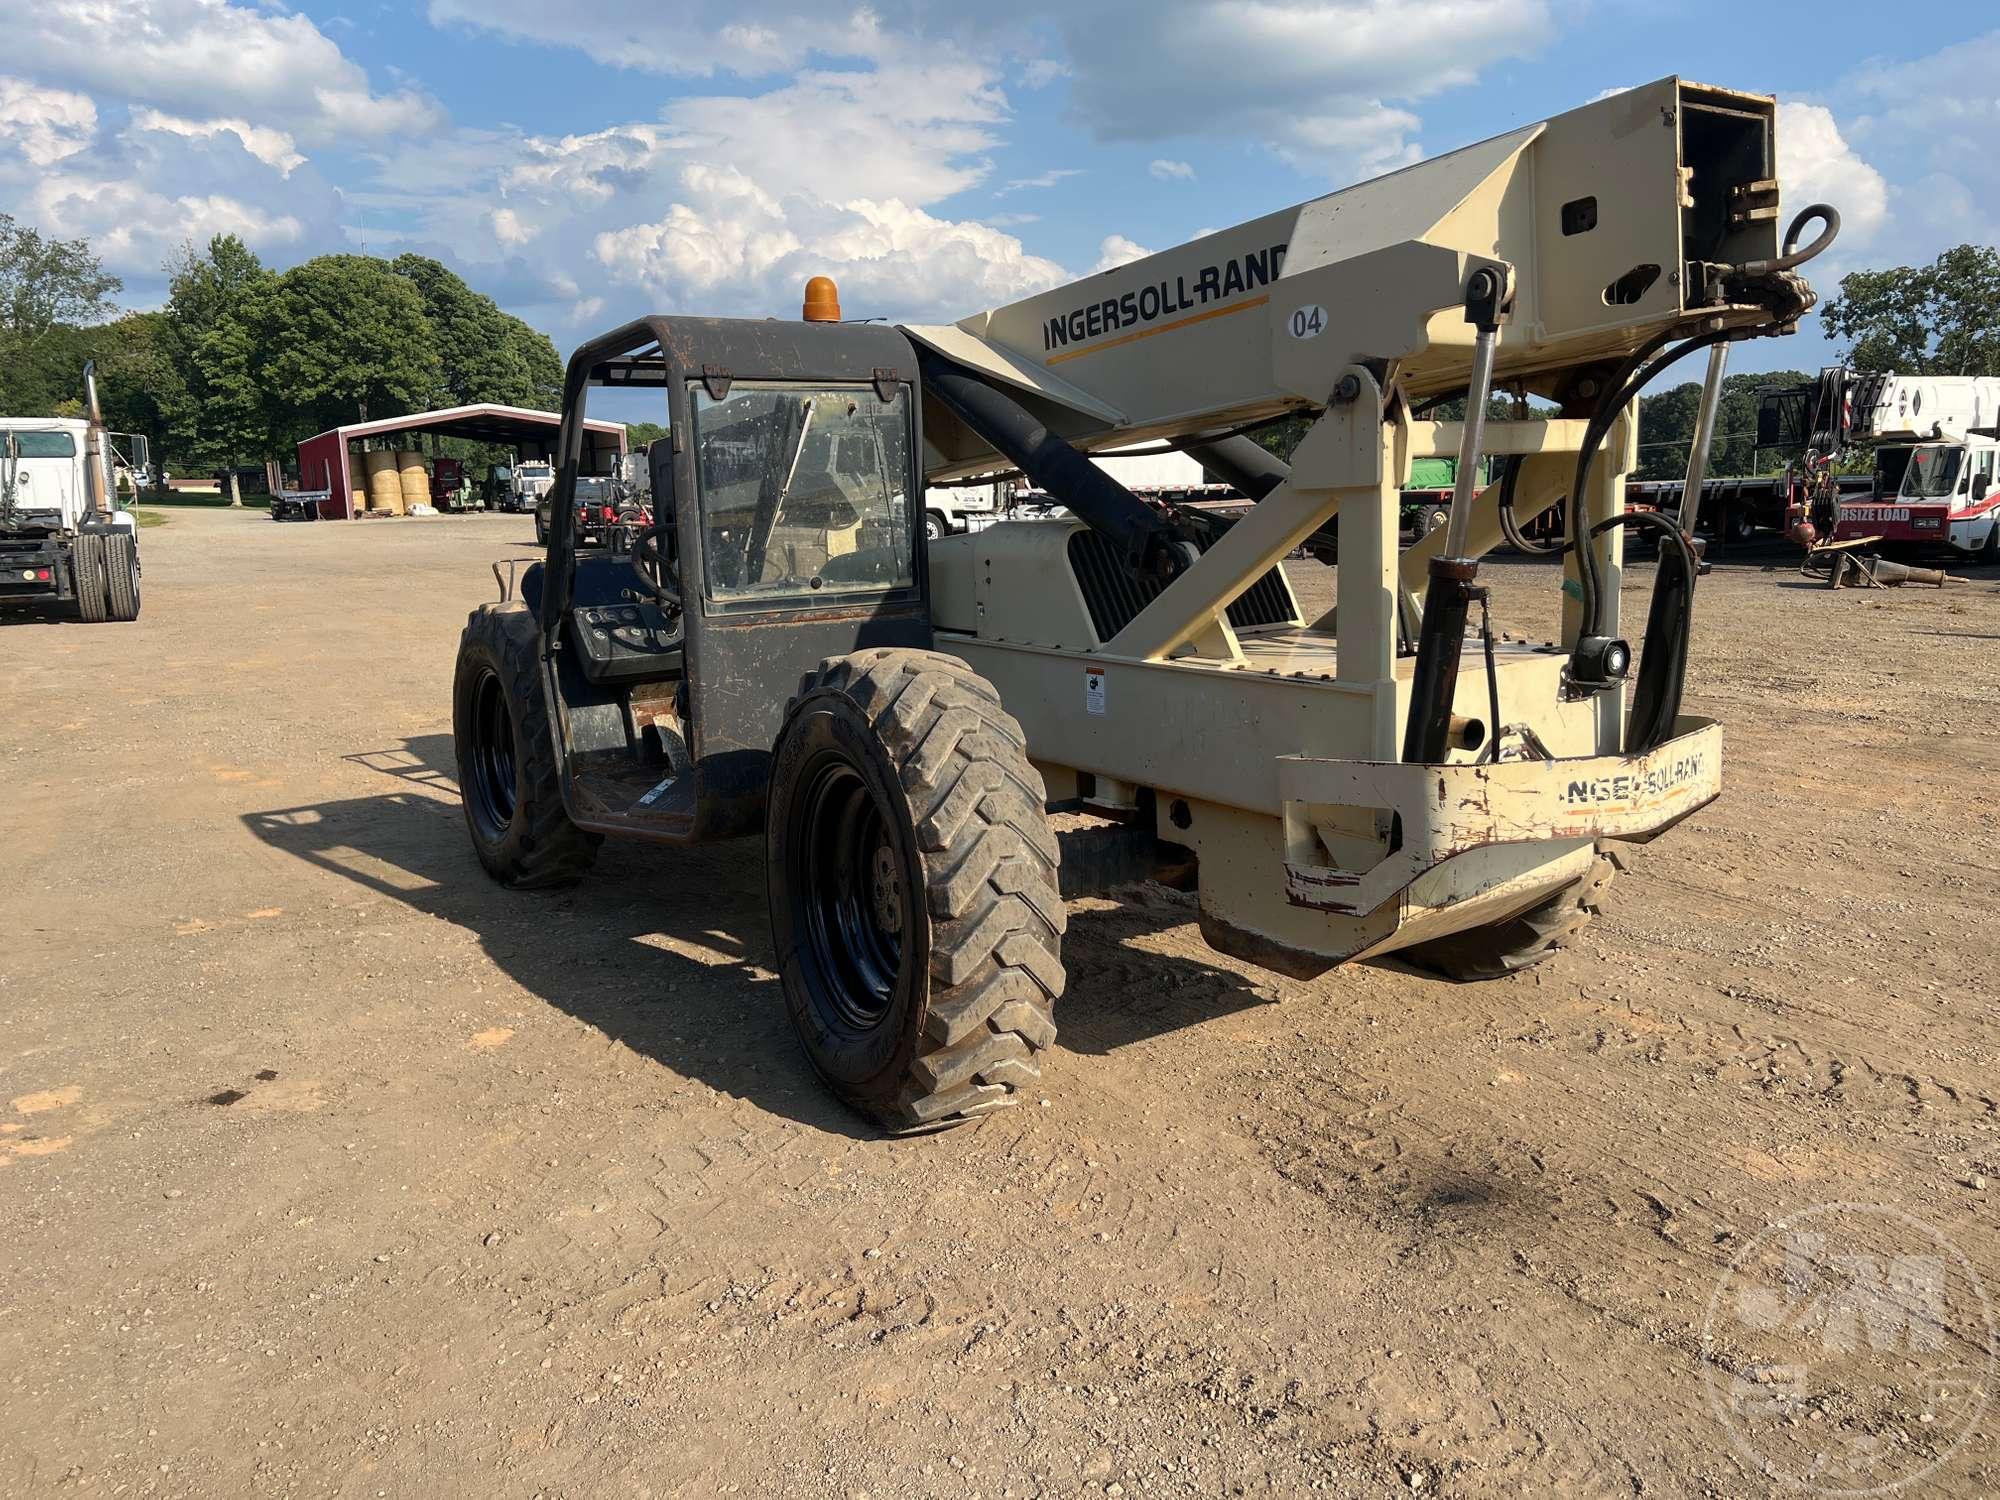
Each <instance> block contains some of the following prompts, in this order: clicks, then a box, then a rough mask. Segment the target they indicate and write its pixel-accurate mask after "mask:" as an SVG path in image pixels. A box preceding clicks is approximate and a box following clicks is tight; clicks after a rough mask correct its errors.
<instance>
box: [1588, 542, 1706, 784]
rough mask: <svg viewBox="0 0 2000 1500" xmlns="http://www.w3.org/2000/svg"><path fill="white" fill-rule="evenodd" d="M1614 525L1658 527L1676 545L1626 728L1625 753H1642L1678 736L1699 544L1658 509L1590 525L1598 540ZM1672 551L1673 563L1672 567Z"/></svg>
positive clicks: (1664, 553) (1663, 554)
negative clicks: (1599, 536)
mask: <svg viewBox="0 0 2000 1500" xmlns="http://www.w3.org/2000/svg"><path fill="white" fill-rule="evenodd" d="M1614 526H1637V527H1641V528H1644V529H1646V530H1649V531H1657V532H1658V533H1659V534H1660V536H1661V537H1662V538H1664V539H1666V540H1669V541H1671V542H1672V543H1673V552H1672V553H1671V554H1669V552H1668V550H1667V549H1666V548H1665V547H1664V546H1663V547H1662V548H1661V549H1660V571H1659V574H1658V576H1657V577H1656V578H1655V580H1654V582H1653V601H1652V605H1651V607H1650V608H1649V609H1648V611H1647V615H1646V636H1645V649H1644V650H1643V651H1642V652H1641V653H1640V658H1639V672H1638V680H1637V682H1636V683H1635V684H1634V685H1633V688H1632V713H1631V717H1630V718H1629V720H1628V721H1627V723H1626V727H1625V752H1626V754H1628V755H1640V754H1644V753H1645V752H1646V751H1648V750H1651V749H1654V748H1655V747H1657V746H1659V745H1663V744H1665V743H1666V742H1667V741H1668V740H1670V739H1672V738H1673V734H1674V725H1675V724H1676V723H1677V722H1678V721H1679V719H1680V716H1681V693H1682V690H1683V688H1684V687H1685V685H1686V682H1687V658H1688V638H1689V636H1690V635H1691V634H1692V633H1693V628H1694V583H1695V579H1696V577H1697V576H1698V563H1697V561H1696V559H1695V555H1694V548H1693V547H1691V546H1690V545H1689V544H1688V539H1687V538H1686V537H1685V536H1683V535H1682V534H1681V529H1680V526H1679V525H1678V524H1677V523H1676V522H1674V521H1672V520H1669V519H1668V518H1667V517H1666V516H1663V515H1660V514H1658V513H1657V512H1654V511H1644V510H1628V511H1623V512H1621V513H1620V514H1618V515H1615V516H1610V517H1607V518H1606V519H1605V520H1602V521H1599V522H1598V523H1597V524H1596V525H1595V526H1593V527H1591V528H1590V535H1591V538H1592V539H1593V540H1594V539H1595V538H1596V537H1597V536H1598V535H1599V534H1600V533H1602V532H1606V531H1609V530H1610V529H1611V528H1612V527H1614ZM1670 555H1671V557H1672V559H1673V566H1671V567H1670V566H1669V564H1668V559H1669V556H1670Z"/></svg>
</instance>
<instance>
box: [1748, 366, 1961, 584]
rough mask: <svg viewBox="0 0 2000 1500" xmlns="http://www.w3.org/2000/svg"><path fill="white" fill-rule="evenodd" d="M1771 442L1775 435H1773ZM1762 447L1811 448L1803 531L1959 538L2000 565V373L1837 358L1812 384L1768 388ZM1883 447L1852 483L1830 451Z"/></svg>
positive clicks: (1933, 542) (1889, 538) (1761, 410)
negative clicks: (1857, 364)
mask: <svg viewBox="0 0 2000 1500" xmlns="http://www.w3.org/2000/svg"><path fill="white" fill-rule="evenodd" d="M1767 440H1768V444H1767ZM1757 441H1758V443H1759V445H1760V446H1763V445H1768V446H1771V447H1780V448H1790V449H1794V450H1802V455H1803V456H1802V459H1801V461H1800V465H1799V467H1800V468H1801V469H1802V470H1803V472H1804V473H1805V474H1806V475H1807V476H1809V477H1810V478H1811V479H1813V480H1816V481H1817V483H1816V484H1812V485H1809V486H1808V488H1807V495H1808V498H1807V500H1806V501H1805V502H1803V503H1802V505H1801V509H1803V510H1806V511H1807V514H1805V515H1804V516H1803V517H1802V518H1801V519H1802V520H1803V521H1804V522H1805V523H1806V525H1807V526H1808V527H1809V528H1810V530H1808V531H1805V532H1803V533H1802V539H1805V540H1808V541H1810V540H1812V539H1815V538H1818V539H1824V540H1828V541H1836V542H1851V541H1861V540H1869V541H1880V542H1885V543H1887V544H1889V545H1891V546H1902V547H1912V548H1917V547H1930V548H1937V547H1949V548H1950V549H1952V550H1953V551H1955V552H1959V553H1964V554H1966V555H1969V556H1973V557H1977V558H1978V559H1979V560H1980V561H1982V562H1988V563H1992V562H2000V376H1991V375H1898V374H1880V373H1870V372H1864V371H1859V370H1850V369H1848V368H1846V367H1845V366H1841V365H1831V366H1829V367H1828V368H1826V369H1824V370H1822V371H1820V373H1819V378H1818V379H1817V380H1815V381H1812V382H1810V383H1808V384H1806V385H1801V386H1782V387H1777V388H1774V389H1772V390H1770V391H1767V392H1765V393H1763V395H1762V396H1761V397H1760V399H1759V401H1758V406H1757ZM1851 448H1866V449H1872V450H1873V454H1874V465H1873V469H1872V472H1871V473H1870V475H1868V476H1867V477H1866V478H1860V477H1856V478H1854V479H1852V480H1851V481H1849V484H1851V485H1852V487H1853V488H1854V489H1855V490H1856V491H1858V493H1847V492H1846V491H1847V489H1848V485H1845V484H1843V483H1842V482H1841V480H1840V479H1839V478H1838V477H1837V476H1835V475H1834V474H1833V471H1832V465H1831V463H1830V460H1831V459H1832V458H1834V457H1835V456H1837V455H1838V454H1840V453H1842V452H1844V451H1847V450H1849V449H1851Z"/></svg>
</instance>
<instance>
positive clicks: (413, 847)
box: [244, 735, 1268, 1136]
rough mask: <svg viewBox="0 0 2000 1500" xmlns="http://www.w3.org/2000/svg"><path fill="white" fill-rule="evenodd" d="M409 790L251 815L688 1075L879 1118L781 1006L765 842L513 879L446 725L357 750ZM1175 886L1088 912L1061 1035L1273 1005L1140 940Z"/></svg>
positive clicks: (1075, 927) (268, 836) (1078, 936)
mask: <svg viewBox="0 0 2000 1500" xmlns="http://www.w3.org/2000/svg"><path fill="white" fill-rule="evenodd" d="M347 758H348V759H349V760H351V761H353V762H355V763H356V764H359V765H364V766H367V767H368V768H369V769H371V770H375V771H380V772H381V773H383V774H384V775H385V776H390V777H393V778H395V779H396V780H397V781H399V782H402V783H404V789H403V790H400V791H394V792H389V793H386V794H384V795H381V796H375V797H355V798H350V799H347V800H344V801H339V802H325V803H318V804H313V805H309V806H304V807H287V808H275V809H272V810H270V811H266V812H256V813H250V814H247V815H246V816H245V818H244V821H245V823H246V824H247V825H248V826H249V828H250V830H251V832H252V833H254V834H255V835H256V836H257V837H258V838H259V839H260V840H262V841H263V842H264V843H266V844H269V845H270V846H272V847H273V848H276V849H281V850H283V851H285V852H286V853H288V854H292V855H295V856H297V857H298V858H300V859H303V860H305V861H307V862H308V863H310V864H313V865H316V866H318V867H319V868H321V869H324V870H327V871H330V872H332V873H334V874H337V875H340V876H342V877H343V878H345V879H347V880H351V881H353V882H355V883H356V884H358V885H361V886H364V887H366V888H367V889H369V890H372V891H374V892H376V893H377V894H378V895H382V896H386V897H390V898H392V899H394V900H397V901H400V902H402V903H404V904H405V905H407V906H410V907H412V908H414V909H415V910H417V911H420V912H423V913H425V914H426V915H428V916H432V917H436V918H439V919H440V920H443V921H447V922H450V923H452V924H453V925H455V926H457V927H461V928H463V929H465V930H466V931H469V932H472V933H474V934H476V935H477V937H478V938H479V941H480V944H481V946H482V947H483V948H484V949H485V951H486V954H487V956H488V957H489V958H491V959H492V960H493V962H494V963H495V964H497V965H498V966H499V967H500V968H501V970H502V971H504V972H505V973H506V974H507V975H508V976H509V977H510V978H512V979H513V980H514V981H515V982H516V983H517V984H519V985H520V986H521V987H522V988H523V989H525V990H527V991H528V992H529V993H531V994H533V995H535V996H537V997H539V998H540V999H542V1000H545V1001H547V1002H548V1003H549V1004H551V1005H554V1006H555V1007H557V1008H558V1009H560V1010H563V1011H565V1012H567V1013H568V1014H570V1015H572V1016H574V1017H576V1018H577V1019H578V1020H580V1021H582V1022H584V1023H585V1024H587V1025H589V1026H592V1027H595V1028H596V1029H597V1030H598V1031H600V1032H602V1033H603V1034H604V1035H606V1036H607V1037H610V1038H612V1039H613V1040H615V1041H618V1042H621V1043H623V1044H624V1045H625V1046H627V1047H630V1048H631V1049H632V1050H633V1051H635V1052H637V1053H640V1054H641V1055H643V1056H646V1057H649V1058H652V1059H654V1060H655V1061H657V1062H660V1063H662V1064H664V1065H665V1066H666V1067H668V1068H671V1069H672V1070H674V1071H675V1072H677V1073H680V1074H682V1075H683V1076H685V1077H689V1078H695V1079H699V1080H701V1081H702V1082H704V1083H706V1084H708V1085H709V1086H710V1087H712V1088H715V1089H717V1090H720V1091H722V1092H724V1093H728V1094H732V1095H735V1096H737V1097H740V1098H744V1099H747V1100H749V1101H751V1102H753V1103H755V1104H757V1105H758V1106H759V1107H760V1108H763V1109H766V1110H768V1111H770V1112H771V1113H773V1114H778V1115H783V1116H786V1117H789V1118H792V1119H796V1120H798V1121H800V1122H801V1123H803V1124H807V1125H811V1126H814V1127H816V1128H818V1129H822V1130H828V1131H832V1132H836V1133H839V1134H845V1135H854V1136H871V1135H873V1134H875V1133H876V1132H875V1131H874V1130H873V1128H872V1127H871V1126H869V1125H868V1124H866V1123H865V1122H864V1121H863V1120H862V1119H861V1118H860V1117H859V1116H857V1115H855V1114H853V1113H851V1112H849V1111H848V1110H847V1109H845V1108H844V1107H843V1106H842V1105H840V1104H839V1103H838V1102H837V1101H835V1100H834V1099H833V1098H832V1096H831V1095H829V1094H828V1093H827V1092H826V1091H825V1090H824V1089H823V1088H822V1087H821V1086H820V1084H819V1082H818V1080H817V1079H816V1078H815V1077H814V1076H813V1073H812V1069H811V1067H810V1066H809V1065H808V1064H807V1062H806V1060H805V1058H804V1056H803V1054H802V1053H801V1052H800V1050H799V1048H798V1045H797V1042H796V1041H795V1039H794V1037H793V1035H792V1030H791V1025H790V1022H789V1021H788V1019H787V1018H786V1015H785V1008H784V1001H783V998H782V996H781V994H780V992H779V988H778V980H777V975H776V972H775V964H776V955H775V954H774V953H773V951H772V949H771V945H770V923H769V916H768V911H767V900H766V893H765V886H764V859H763V847H762V844H761V843H760V842H759V841H758V840H755V839H739V840H735V841H732V842H728V843H721V844H709V845H701V846H696V847H693V848H681V849H676V848H659V847H654V846H649V845H646V844H642V843H637V842H630V841H620V840H615V839H614V840H607V841H606V843H605V845H604V848H603V851H602V852H601V853H600V855H599V857H598V861H597V865H596V867H595V869H594V870H593V871H592V873H591V874H590V875H589V876H588V877H587V878H586V879H585V880H584V881H583V883H582V884H581V885H578V886H576V887H574V888H573V889H570V890H567V891H558V892H529V891H512V890H507V889H505V888H503V887H501V886H498V885H496V884H494V882H493V881H492V880H491V879H490V878H488V876H487V875H486V873H485V871H484V870H482V869H481V868H480V865H479V861H478V860H477V858H475V857H474V855H473V852H472V845H471V843H470V841H469V839H468V838H467V836H466V831H465V823H464V819H463V817H462V815H461V813H460V809H459V802H458V787H457V780H456V767H455V764H454V759H453V753H452V742H451V738H450V736H448V735H428V736H423V737H419V738H416V739H412V740H408V741H405V743H404V746H403V748H402V749H400V750H392V751H383V752H373V753H368V754H361V755H352V756H349V757H347ZM1160 894H1161V895H1162V897H1165V899H1163V900H1160V901H1157V902H1156V901H1152V900H1146V899H1143V898H1142V899H1141V900H1140V901H1138V902H1136V903H1134V904H1128V905H1120V906H1115V907H1106V908H1103V909H1100V910H1092V911H1084V912H1079V913H1076V914H1075V915H1074V917H1073V920H1072V922H1071V926H1070V932H1069V936H1068V939H1067V941H1066V943H1065V951H1064V958H1065V961H1066V963H1067V964H1068V968H1069V988H1068V993H1067V995H1066V997H1065V999H1064V1000H1063V1001H1062V1003H1061V1005H1060V1007H1059V1009H1058V1011H1057V1020H1058V1024H1059V1026H1060V1028H1061V1030H1060V1034H1059V1037H1058V1047H1059V1048H1063V1049H1066V1050H1070V1051H1081V1052H1085V1053H1091V1054H1103V1053H1106V1052H1110V1051H1112V1050H1114V1049H1116V1048H1118V1047H1123V1046H1127V1045H1130V1044H1132V1043H1134V1042H1139V1041H1144V1040H1147V1039H1149V1038H1152V1037H1156V1036H1159V1035H1161V1034H1164V1033H1166V1032H1170V1031H1175V1030H1179V1029H1180V1028H1182V1027H1186V1026H1193V1025H1198V1024H1201V1023H1202V1022H1205V1021H1211V1020H1214V1019H1216V1018H1218V1017H1220V1016H1225V1015H1228V1014H1231V1013H1233V1012H1235V1011H1239V1010H1244V1009H1247V1008H1249V1007H1251V1006H1256V1005H1261V1004H1265V1003H1268V1001H1267V997H1266V996H1265V995H1263V994H1260V993H1259V991H1258V990H1257V989H1256V988H1255V987H1254V986H1253V985H1252V984H1251V983H1250V982H1249V981H1247V980H1245V979H1243V978H1242V977H1241V976H1239V975H1236V974H1233V973H1230V972H1228V971H1226V970H1223V969H1219V968H1216V967H1214V966H1212V965H1210V964H1206V963H1202V962H1200V961H1198V960H1193V959H1186V958H1180V957H1169V956H1165V955H1158V954H1152V953H1147V952H1144V951H1141V950H1139V949H1136V948H1134V947H1133V946H1132V945H1131V942H1130V940H1131V939H1132V938H1134V937H1138V936H1140V935H1142V934H1144V933H1147V932H1151V931H1157V930H1158V929H1159V928H1161V927H1163V926H1171V925H1175V924H1178V923H1181V922H1187V921H1191V920H1192V908H1191V907H1190V908H1186V909H1183V907H1182V906H1181V905H1179V904H1177V903H1175V902H1174V901H1173V899H1172V898H1171V897H1166V896H1165V893H1160Z"/></svg>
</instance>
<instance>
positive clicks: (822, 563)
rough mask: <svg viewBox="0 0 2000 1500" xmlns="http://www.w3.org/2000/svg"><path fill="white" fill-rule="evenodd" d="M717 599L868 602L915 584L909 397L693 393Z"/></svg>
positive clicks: (756, 389) (745, 384)
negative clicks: (872, 595) (804, 596)
mask: <svg viewBox="0 0 2000 1500" xmlns="http://www.w3.org/2000/svg"><path fill="white" fill-rule="evenodd" d="M692 395H693V400H694V416H695V438H694V451H695V472H696V476H697V478H698V479H699V481H700V485H701V514H702V527H703V535H704V541H705V548H706V557H707V571H708V592H709V594H710V595H711V597H714V598H718V599H731V598H742V597H747V596H769V595H781V594H794V595H796V594H800V593H862V592H881V591H883V590H885V589H894V588H908V587H910V586H911V585H912V584H913V583H914V581H915V571H914V570H915V563H916V547H915V542H914V534H913V532H912V530H911V527H910V492H911V489H912V483H911V480H912V476H911V473H910V467H911V454H910V416H909V404H908V397H907V393H906V392H905V391H904V390H903V389H902V388H900V387H899V388H898V389H897V391H896V393H895V396H894V398H893V399H891V400H888V401H884V400H882V399H881V398H880V397H879V396H878V395H876V393H875V388H874V387H873V386H871V385H852V386H845V385H843V386H821V387H801V386H796V385H779V384H774V383H768V382H756V381H739V382H738V383H736V384H735V385H733V386H731V387H730V390H729V394H728V395H727V396H725V397H724V398H723V399H722V400H720V401H717V400H716V399H715V398H713V397H712V396H710V395H709V394H708V391H707V389H706V388H705V387H704V386H701V385H696V386H694V387H693V390H692Z"/></svg>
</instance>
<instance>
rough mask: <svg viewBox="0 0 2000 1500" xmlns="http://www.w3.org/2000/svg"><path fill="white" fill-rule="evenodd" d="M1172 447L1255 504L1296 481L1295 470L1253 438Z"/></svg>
mask: <svg viewBox="0 0 2000 1500" xmlns="http://www.w3.org/2000/svg"><path fill="white" fill-rule="evenodd" d="M1172 446H1173V447H1175V448H1178V449H1179V450H1180V451H1181V452H1183V453H1185V454H1187V455H1188V457H1190V458H1192V459H1194V460H1195V461H1196V462H1198V463H1199V464H1200V465H1201V466H1202V467H1203V468H1204V469H1207V470H1208V471H1209V472H1210V473H1213V474H1220V475H1221V476H1222V477H1223V478H1224V479H1225V480H1226V481H1228V483H1229V484H1230V485H1231V486H1233V487H1234V488H1235V489H1237V490H1239V491H1241V492H1242V493H1243V494H1244V495H1246V496H1248V497H1249V498H1250V499H1252V500H1262V499H1263V498H1264V497H1265V496H1266V495H1268V494H1270V493H1271V491H1272V490H1275V489H1276V488H1277V487H1278V486H1279V485H1281V484H1283V483H1284V482H1285V481H1286V480H1287V479H1290V478H1291V477H1292V466H1291V465H1290V464H1288V463H1286V462H1285V461H1284V460H1283V459H1282V458H1280V457H1278V455H1277V454H1275V453H1273V452H1272V451H1271V450H1270V449H1269V448H1266V447H1265V446H1264V445H1263V444H1262V443H1260V442H1257V441H1256V440H1255V439H1253V438H1247V437H1241V436H1227V437H1220V438H1204V439H1187V440H1183V441H1179V442H1176V443H1174V444H1173V445H1172Z"/></svg>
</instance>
